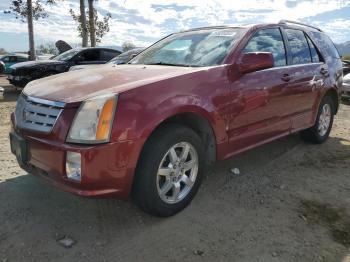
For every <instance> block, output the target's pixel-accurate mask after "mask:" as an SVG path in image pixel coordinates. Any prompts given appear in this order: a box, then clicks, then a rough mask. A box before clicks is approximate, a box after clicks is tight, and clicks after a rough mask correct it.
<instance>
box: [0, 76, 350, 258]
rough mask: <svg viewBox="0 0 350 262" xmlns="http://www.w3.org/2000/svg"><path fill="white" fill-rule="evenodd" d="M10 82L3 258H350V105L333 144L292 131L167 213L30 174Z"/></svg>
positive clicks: (1, 108) (0, 155)
mask: <svg viewBox="0 0 350 262" xmlns="http://www.w3.org/2000/svg"><path fill="white" fill-rule="evenodd" d="M0 86H3V87H5V89H6V91H7V93H5V98H4V99H3V100H0V145H1V147H0V221H1V226H0V261H152V262H153V261H249V262H250V261H266V262H274V261H291V262H296V261H308V262H309V261H337V262H350V194H349V193H350V176H349V166H350V133H349V131H350V118H349V116H350V107H348V106H346V105H342V106H341V109H340V112H339V114H338V115H337V117H336V120H335V123H334V128H333V131H332V133H331V137H330V139H329V140H328V141H327V143H325V144H323V145H310V144H306V143H303V142H301V140H300V139H299V137H298V135H292V136H288V137H285V138H282V139H279V140H277V141H275V142H272V143H270V144H267V145H264V146H262V147H259V148H257V149H254V150H251V151H249V152H246V153H243V154H241V155H239V156H237V157H234V158H232V159H229V160H226V161H222V162H220V163H217V164H216V165H215V166H214V167H213V168H212V170H211V171H210V172H208V174H207V176H206V179H205V180H204V181H203V185H202V187H201V189H200V190H199V192H198V194H197V196H196V197H195V199H194V201H193V202H192V204H191V205H190V206H189V207H188V208H186V209H185V210H184V211H183V212H181V213H180V214H178V215H176V216H174V217H171V218H166V219H161V218H155V217H151V216H149V215H146V214H144V213H142V212H141V211H140V210H138V208H136V207H135V206H134V205H133V204H132V203H131V202H123V201H118V200H113V199H87V198H81V197H77V196H74V195H71V194H69V193H65V192H61V191H59V190H57V189H56V188H54V187H52V186H49V185H47V184H46V183H45V182H43V181H41V180H40V179H38V178H36V177H33V176H32V175H29V174H26V173H25V172H24V171H22V170H21V169H20V168H19V167H18V166H17V163H16V160H15V157H14V156H12V155H11V154H10V147H9V140H8V131H9V129H10V127H9V114H10V112H11V111H13V109H14V107H15V100H16V97H17V95H18V92H15V91H13V88H12V87H11V86H9V85H8V84H7V83H6V80H5V78H3V77H0ZM232 167H238V168H239V169H240V171H241V173H240V174H239V175H233V174H231V173H230V172H229V170H230V168H232ZM72 241H73V242H72ZM62 242H63V243H64V244H65V245H68V246H70V248H66V247H64V245H62Z"/></svg>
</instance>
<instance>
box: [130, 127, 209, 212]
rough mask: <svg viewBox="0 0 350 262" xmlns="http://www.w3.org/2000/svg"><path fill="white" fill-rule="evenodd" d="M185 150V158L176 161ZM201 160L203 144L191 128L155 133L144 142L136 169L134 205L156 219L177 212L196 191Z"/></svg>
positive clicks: (199, 176) (165, 128) (201, 165)
mask: <svg viewBox="0 0 350 262" xmlns="http://www.w3.org/2000/svg"><path fill="white" fill-rule="evenodd" d="M171 149H174V150H171ZM185 149H186V150H185ZM186 151H187V152H188V153H187V157H183V158H182V161H180V162H179V163H178V161H175V160H176V159H177V160H180V159H181V156H182V154H183V155H186V153H184V152H186ZM174 152H175V155H174V154H172V153H174ZM185 158H186V159H185ZM204 159H205V158H204V148H203V145H202V141H201V139H200V138H199V136H198V135H197V134H196V133H195V132H194V131H193V130H192V129H189V128H187V127H184V126H181V125H175V124H171V125H168V126H166V127H164V128H161V129H159V130H157V131H156V132H155V133H154V134H153V135H152V136H151V138H150V139H149V140H148V141H147V142H146V144H145V146H144V149H143V150H142V153H141V157H140V160H139V163H138V165H137V168H136V177H135V181H134V186H133V192H132V196H133V199H134V201H135V203H136V204H137V205H138V206H139V207H140V208H141V209H142V210H143V211H145V212H146V213H149V214H151V215H155V216H161V217H168V216H172V215H174V214H176V213H178V212H180V211H181V210H183V209H184V208H185V207H186V206H187V205H188V204H189V203H190V202H191V201H192V199H193V197H194V196H195V194H196V193H197V191H198V188H199V186H200V184H201V181H202V176H203V175H202V173H203V164H204V162H203V160H204ZM174 163H175V164H174ZM195 163H197V165H195ZM192 164H193V165H192ZM191 166H193V167H192V168H191V169H188V170H187V171H185V169H187V168H189V167H191ZM186 177H187V178H186ZM177 192H179V193H178V194H177Z"/></svg>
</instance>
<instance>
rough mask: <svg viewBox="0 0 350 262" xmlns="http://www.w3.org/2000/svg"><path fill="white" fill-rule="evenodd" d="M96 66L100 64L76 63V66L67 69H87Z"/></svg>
mask: <svg viewBox="0 0 350 262" xmlns="http://www.w3.org/2000/svg"><path fill="white" fill-rule="evenodd" d="M96 66H101V65H76V66H71V67H70V68H69V71H74V70H80V69H87V68H95V67H96Z"/></svg>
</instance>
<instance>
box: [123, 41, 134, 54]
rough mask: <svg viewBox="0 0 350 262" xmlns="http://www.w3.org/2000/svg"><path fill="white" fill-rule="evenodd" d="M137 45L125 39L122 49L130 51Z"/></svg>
mask: <svg viewBox="0 0 350 262" xmlns="http://www.w3.org/2000/svg"><path fill="white" fill-rule="evenodd" d="M135 47H136V46H135V45H134V44H133V43H132V42H130V41H125V42H124V43H123V44H122V49H123V52H126V51H129V50H131V49H134V48H135Z"/></svg>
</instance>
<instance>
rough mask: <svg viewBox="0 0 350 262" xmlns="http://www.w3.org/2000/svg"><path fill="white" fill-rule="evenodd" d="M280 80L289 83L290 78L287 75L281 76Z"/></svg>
mask: <svg viewBox="0 0 350 262" xmlns="http://www.w3.org/2000/svg"><path fill="white" fill-rule="evenodd" d="M281 79H282V80H283V81H284V82H289V81H290V80H291V79H292V77H291V76H290V75H289V74H283V76H282V77H281Z"/></svg>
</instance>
